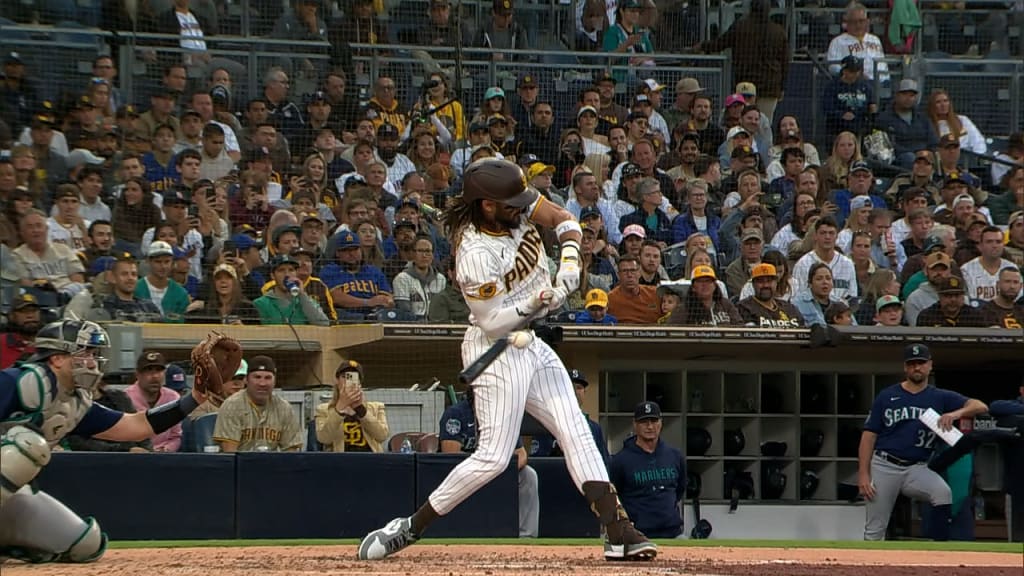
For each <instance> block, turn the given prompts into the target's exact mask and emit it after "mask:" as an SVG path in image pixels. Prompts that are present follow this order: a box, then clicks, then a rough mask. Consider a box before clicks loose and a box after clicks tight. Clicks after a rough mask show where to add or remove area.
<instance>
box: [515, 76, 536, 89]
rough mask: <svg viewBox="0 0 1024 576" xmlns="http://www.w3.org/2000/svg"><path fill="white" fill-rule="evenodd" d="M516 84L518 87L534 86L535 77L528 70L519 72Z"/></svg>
mask: <svg viewBox="0 0 1024 576" xmlns="http://www.w3.org/2000/svg"><path fill="white" fill-rule="evenodd" d="M516 85H517V86H519V87H520V88H523V87H526V86H536V85H537V78H536V77H535V76H534V75H533V74H530V73H529V72H522V73H521V74H519V78H518V79H517V81H516Z"/></svg>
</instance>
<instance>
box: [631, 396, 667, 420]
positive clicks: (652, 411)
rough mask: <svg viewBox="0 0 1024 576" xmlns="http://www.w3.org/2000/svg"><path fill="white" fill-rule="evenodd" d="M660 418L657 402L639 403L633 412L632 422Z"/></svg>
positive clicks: (659, 408) (659, 407)
mask: <svg viewBox="0 0 1024 576" xmlns="http://www.w3.org/2000/svg"><path fill="white" fill-rule="evenodd" d="M660 418H661V406H658V403H657V402H651V401H649V400H648V401H647V402H641V403H639V404H637V405H636V408H635V409H634V410H633V421H634V422H639V421H641V420H658V419H660Z"/></svg>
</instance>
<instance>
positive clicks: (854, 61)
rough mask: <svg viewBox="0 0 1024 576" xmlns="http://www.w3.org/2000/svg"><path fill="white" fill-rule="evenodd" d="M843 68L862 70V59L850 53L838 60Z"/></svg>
mask: <svg viewBox="0 0 1024 576" xmlns="http://www.w3.org/2000/svg"><path fill="white" fill-rule="evenodd" d="M839 62H840V64H841V65H842V67H843V68H845V69H846V70H863V69H864V60H861V59H860V58H858V57H856V56H854V55H853V54H850V55H848V56H846V57H845V58H843V59H842V60H840V61H839Z"/></svg>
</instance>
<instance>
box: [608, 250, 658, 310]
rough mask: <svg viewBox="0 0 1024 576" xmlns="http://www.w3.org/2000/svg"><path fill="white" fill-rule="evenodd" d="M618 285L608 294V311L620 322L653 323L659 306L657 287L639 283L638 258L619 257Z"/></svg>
mask: <svg viewBox="0 0 1024 576" xmlns="http://www.w3.org/2000/svg"><path fill="white" fill-rule="evenodd" d="M618 277H619V285H618V286H616V287H615V288H614V289H613V290H612V291H611V292H610V293H609V294H608V313H609V314H611V315H612V316H614V317H615V318H617V319H618V321H619V323H620V324H655V323H656V322H657V321H658V317H659V316H660V315H661V314H660V307H659V302H658V289H657V288H655V287H654V286H643V285H641V284H640V259H639V258H637V257H635V256H629V255H625V256H622V257H621V258H619V268H618Z"/></svg>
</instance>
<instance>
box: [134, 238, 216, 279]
mask: <svg viewBox="0 0 1024 576" xmlns="http://www.w3.org/2000/svg"><path fill="white" fill-rule="evenodd" d="M153 234H154V229H153V228H149V229H148V230H146V231H145V232H143V233H142V243H141V244H140V246H139V250H140V251H141V252H142V255H143V256H145V255H146V253H147V252H149V245H150V244H152V243H153ZM181 247H182V248H184V249H185V250H192V249H193V248H195V253H194V254H192V257H191V258H189V259H188V273H189V274H191V275H193V276H195V277H196V278H198V279H200V280H202V279H203V235H202V234H200V233H199V231H198V230H196V229H195V228H190V229H189V231H188V232H186V233H185V241H184V242H182V244H181Z"/></svg>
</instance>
